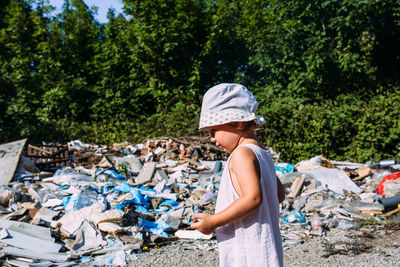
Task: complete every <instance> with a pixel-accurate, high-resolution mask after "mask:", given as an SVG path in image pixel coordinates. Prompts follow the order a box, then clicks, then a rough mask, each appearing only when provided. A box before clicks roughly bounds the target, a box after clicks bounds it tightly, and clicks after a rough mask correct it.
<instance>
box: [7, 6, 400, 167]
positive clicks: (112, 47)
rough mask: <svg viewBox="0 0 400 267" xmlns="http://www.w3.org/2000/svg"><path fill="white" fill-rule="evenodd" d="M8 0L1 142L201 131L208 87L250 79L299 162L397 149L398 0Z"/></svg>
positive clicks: (276, 132) (275, 131) (288, 153)
mask: <svg viewBox="0 0 400 267" xmlns="http://www.w3.org/2000/svg"><path fill="white" fill-rule="evenodd" d="M123 4H124V7H123V10H124V14H119V15H118V16H117V15H116V14H115V13H116V12H115V10H112V9H110V10H109V13H108V18H109V20H108V22H107V23H100V22H98V21H97V20H96V19H95V18H94V14H95V12H96V10H95V9H93V8H88V6H87V5H86V4H85V3H84V2H83V1H82V0H66V1H65V3H64V6H63V9H62V12H61V13H59V14H56V15H50V14H51V11H52V10H53V9H54V8H52V7H51V6H50V5H49V3H48V1H47V0H2V3H1V9H0V143H2V142H7V141H14V140H16V139H18V138H23V137H24V138H29V142H31V143H35V142H41V141H46V142H64V143H65V142H66V141H69V140H72V139H80V140H81V141H83V142H90V143H101V144H111V143H113V142H119V141H129V142H133V143H135V142H140V141H143V140H145V139H146V138H154V137H157V136H190V135H202V134H203V135H204V133H202V132H199V131H198V130H197V127H198V118H199V112H200V106H201V99H202V95H203V94H204V93H205V91H206V90H207V89H208V88H209V87H211V86H213V85H215V84H217V83H221V82H237V83H242V84H244V85H246V86H247V87H248V88H249V89H250V90H251V91H252V92H253V93H254V94H255V96H256V98H257V100H258V101H259V104H260V107H259V114H260V115H263V116H264V117H265V118H266V120H267V123H266V125H265V126H264V127H263V128H262V129H261V130H259V131H258V135H259V137H260V139H261V141H262V142H263V144H265V145H267V146H269V147H272V148H273V149H274V150H275V151H276V152H278V153H280V156H281V160H284V161H288V162H296V161H298V160H302V159H306V158H310V157H312V156H315V155H319V154H323V155H325V156H326V157H328V158H330V159H349V160H354V161H357V162H364V161H367V160H380V159H387V158H397V159H399V158H400V87H399V74H400V1H398V0H341V1H339V0H337V1H336V0H315V1H294V0H293V1H285V0H269V1H265V0H264V1H259V0H253V1H250V0H248V1H244V0H243V1H238V0H234V1H232V0H218V1H215V0H214V1H213V0H196V1H194V0H153V1H143V0H123Z"/></svg>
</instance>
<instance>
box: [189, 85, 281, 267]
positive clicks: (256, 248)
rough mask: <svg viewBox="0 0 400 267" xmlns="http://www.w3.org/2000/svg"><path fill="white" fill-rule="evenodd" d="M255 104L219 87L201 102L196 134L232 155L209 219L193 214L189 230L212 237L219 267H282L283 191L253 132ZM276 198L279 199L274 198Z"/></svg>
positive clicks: (241, 91)
mask: <svg viewBox="0 0 400 267" xmlns="http://www.w3.org/2000/svg"><path fill="white" fill-rule="evenodd" d="M257 108H258V103H257V101H256V99H255V98H254V96H253V95H252V93H251V92H250V91H248V90H247V88H246V87H244V86H243V85H240V84H226V83H224V84H219V85H216V86H214V87H212V88H211V89H209V90H208V91H207V93H206V94H205V95H204V98H203V104H202V107H201V115H200V127H199V128H200V129H206V130H208V131H209V133H210V135H211V141H212V142H215V144H216V145H217V146H218V147H220V148H222V149H224V150H225V151H227V152H232V153H231V155H230V156H229V158H228V161H227V164H226V167H225V169H224V172H223V174H222V177H221V184H220V187H219V192H218V198H217V204H216V209H215V214H214V215H209V214H195V215H193V223H192V225H191V228H193V229H197V230H199V231H200V232H202V233H204V234H210V233H212V232H213V231H214V230H215V232H216V236H217V241H218V250H219V259H220V266H240V267H243V266H283V252H282V241H281V235H280V229H279V202H281V201H283V199H284V197H285V196H284V192H283V186H282V184H281V183H280V182H279V180H278V179H277V177H276V174H275V168H274V165H273V161H272V158H271V156H270V154H269V152H268V151H267V150H264V149H263V148H262V147H261V145H260V143H259V142H258V140H257V138H256V136H255V134H254V129H255V128H256V127H257V125H259V124H262V123H264V122H265V120H264V118H263V117H261V116H256V115H255V112H256V111H257ZM278 195H279V197H278Z"/></svg>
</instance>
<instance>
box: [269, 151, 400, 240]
mask: <svg viewBox="0 0 400 267" xmlns="http://www.w3.org/2000/svg"><path fill="white" fill-rule="evenodd" d="M275 169H276V172H277V176H278V177H279V178H280V180H281V182H282V184H283V185H284V186H285V193H286V199H285V201H284V202H283V203H282V204H281V222H282V224H281V233H282V239H283V242H284V245H289V244H298V243H303V242H304V240H305V239H307V238H312V237H313V236H322V235H324V234H326V232H327V231H329V229H331V228H338V229H340V230H343V231H347V230H349V229H360V227H362V226H366V225H383V224H385V223H386V222H390V223H391V224H393V223H395V224H396V225H399V224H400V217H397V216H395V215H396V213H397V212H399V211H400V205H399V203H400V179H397V178H400V172H399V171H400V165H399V164H396V161H395V160H382V161H380V162H366V163H365V164H359V163H353V162H348V161H329V160H328V159H326V158H324V157H323V156H316V157H314V158H311V159H309V160H305V161H301V162H299V163H297V164H295V165H293V164H287V163H279V164H277V165H276V166H275ZM396 179H397V180H396ZM286 248H288V247H287V246H286Z"/></svg>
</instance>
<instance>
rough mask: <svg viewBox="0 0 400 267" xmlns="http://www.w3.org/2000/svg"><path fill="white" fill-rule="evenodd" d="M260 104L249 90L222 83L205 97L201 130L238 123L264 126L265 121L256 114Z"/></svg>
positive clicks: (235, 84)
mask: <svg viewBox="0 0 400 267" xmlns="http://www.w3.org/2000/svg"><path fill="white" fill-rule="evenodd" d="M257 108H258V103H257V100H256V99H255V97H254V96H253V94H252V93H251V92H250V91H249V90H247V88H246V87H245V86H243V85H241V84H237V83H221V84H218V85H216V86H214V87H211V88H210V89H209V90H208V91H207V92H206V93H205V95H204V97H203V104H202V106H201V114H200V125H199V129H204V128H206V127H210V126H216V125H222V124H225V123H229V122H236V121H252V120H254V121H255V122H256V124H258V125H260V124H264V123H265V119H264V118H263V117H262V116H258V115H256V114H255V112H256V111H257Z"/></svg>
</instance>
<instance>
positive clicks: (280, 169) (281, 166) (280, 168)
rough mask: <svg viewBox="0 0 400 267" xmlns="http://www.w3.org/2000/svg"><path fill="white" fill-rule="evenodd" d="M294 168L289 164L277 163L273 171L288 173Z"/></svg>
mask: <svg viewBox="0 0 400 267" xmlns="http://www.w3.org/2000/svg"><path fill="white" fill-rule="evenodd" d="M294 168H295V166H294V165H293V164H291V163H278V164H277V165H275V171H278V172H281V173H289V172H293V171H294Z"/></svg>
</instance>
